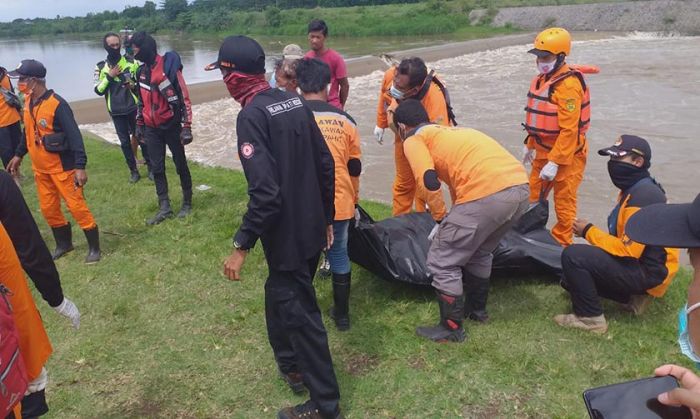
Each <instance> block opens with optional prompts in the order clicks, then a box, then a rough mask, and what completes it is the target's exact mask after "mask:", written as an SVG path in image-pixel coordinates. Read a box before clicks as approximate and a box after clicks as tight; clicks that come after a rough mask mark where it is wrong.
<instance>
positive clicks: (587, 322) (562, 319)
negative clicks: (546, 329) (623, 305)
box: [554, 313, 608, 335]
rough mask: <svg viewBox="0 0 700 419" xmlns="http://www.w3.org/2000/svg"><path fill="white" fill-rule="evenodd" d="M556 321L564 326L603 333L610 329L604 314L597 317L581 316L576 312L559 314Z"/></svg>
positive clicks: (555, 317) (555, 318)
mask: <svg viewBox="0 0 700 419" xmlns="http://www.w3.org/2000/svg"><path fill="white" fill-rule="evenodd" d="M554 321H555V322H556V323H557V324H558V325H559V326H562V327H573V328H575V329H583V330H588V331H590V332H593V333H598V334H601V335H602V334H603V333H605V332H607V331H608V322H607V321H605V316H604V315H602V314H601V315H600V316H595V317H579V316H577V315H576V314H574V313H570V314H558V315H556V316H554Z"/></svg>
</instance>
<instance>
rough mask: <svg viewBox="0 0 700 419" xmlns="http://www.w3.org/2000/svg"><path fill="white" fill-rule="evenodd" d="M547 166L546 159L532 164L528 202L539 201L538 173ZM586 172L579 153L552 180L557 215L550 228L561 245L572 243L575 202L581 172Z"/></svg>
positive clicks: (581, 155) (584, 163)
mask: <svg viewBox="0 0 700 419" xmlns="http://www.w3.org/2000/svg"><path fill="white" fill-rule="evenodd" d="M545 164H547V159H536V160H535V161H533V162H532V172H530V202H536V201H537V200H538V199H539V196H540V191H541V188H542V179H540V171H541V170H542V168H543V167H544V165H545ZM585 170H586V154H585V152H579V153H576V154H575V155H574V159H573V161H572V163H571V164H570V165H567V166H559V170H558V171H557V176H556V177H555V178H554V185H552V188H551V189H552V190H553V191H554V211H555V212H556V214H557V223H556V224H555V225H554V227H552V236H553V237H554V238H555V239H556V240H557V241H558V242H559V243H561V244H562V246H568V245H570V244H572V243H573V242H574V232H573V228H574V220H575V219H576V202H577V192H578V187H579V186H580V185H581V181H582V180H583V172H584V171H585Z"/></svg>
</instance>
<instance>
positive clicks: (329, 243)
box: [323, 224, 335, 250]
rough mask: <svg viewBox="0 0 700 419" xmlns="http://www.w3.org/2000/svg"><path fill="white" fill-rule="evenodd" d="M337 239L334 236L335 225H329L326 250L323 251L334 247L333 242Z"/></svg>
mask: <svg viewBox="0 0 700 419" xmlns="http://www.w3.org/2000/svg"><path fill="white" fill-rule="evenodd" d="M334 240H335V237H334V236H333V224H329V225H328V226H327V227H326V248H325V249H323V250H328V249H330V248H331V246H333V241H334Z"/></svg>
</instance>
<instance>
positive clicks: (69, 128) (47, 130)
mask: <svg viewBox="0 0 700 419" xmlns="http://www.w3.org/2000/svg"><path fill="white" fill-rule="evenodd" d="M24 127H25V129H24V131H25V136H26V142H25V143H23V144H20V148H19V149H18V152H17V154H18V155H19V156H20V157H21V156H24V154H26V153H27V152H29V156H30V157H31V159H32V169H33V170H34V180H35V182H36V187H37V193H38V196H39V204H40V206H41V213H42V214H43V215H44V218H45V219H46V222H47V223H48V224H49V226H50V227H52V228H55V227H62V226H65V225H66V224H68V220H66V218H65V216H64V215H63V212H62V211H61V198H63V200H64V201H65V203H66V206H67V207H68V210H69V211H70V212H71V214H72V215H73V218H75V220H76V222H77V223H78V224H79V225H80V228H82V229H83V230H91V229H93V228H95V227H96V225H97V224H96V223H95V219H94V217H93V216H92V213H91V212H90V210H89V209H88V206H87V203H86V202H85V198H84V196H83V188H82V187H76V186H75V183H74V174H75V170H76V169H83V170H84V169H85V165H86V164H87V156H86V154H85V148H84V145H83V137H82V135H81V134H80V130H79V129H78V125H77V124H76V122H75V118H74V117H73V111H72V110H71V109H70V107H69V106H68V103H67V102H66V101H65V100H64V99H63V98H62V97H60V96H58V95H57V94H55V93H54V92H53V91H52V90H48V91H47V92H46V93H45V94H44V95H43V96H42V97H41V98H39V99H38V100H37V101H36V102H34V103H32V100H31V98H27V99H26V101H25V105H24ZM56 133H63V134H64V136H65V137H64V140H63V141H64V144H65V151H61V152H50V151H48V150H46V148H45V146H44V138H45V136H47V135H51V134H56Z"/></svg>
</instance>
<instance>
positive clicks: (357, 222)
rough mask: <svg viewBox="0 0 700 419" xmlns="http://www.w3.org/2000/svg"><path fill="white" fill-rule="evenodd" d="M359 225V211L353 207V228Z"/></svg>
mask: <svg viewBox="0 0 700 419" xmlns="http://www.w3.org/2000/svg"><path fill="white" fill-rule="evenodd" d="M359 225H360V210H359V209H357V207H355V227H357V226H359Z"/></svg>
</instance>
